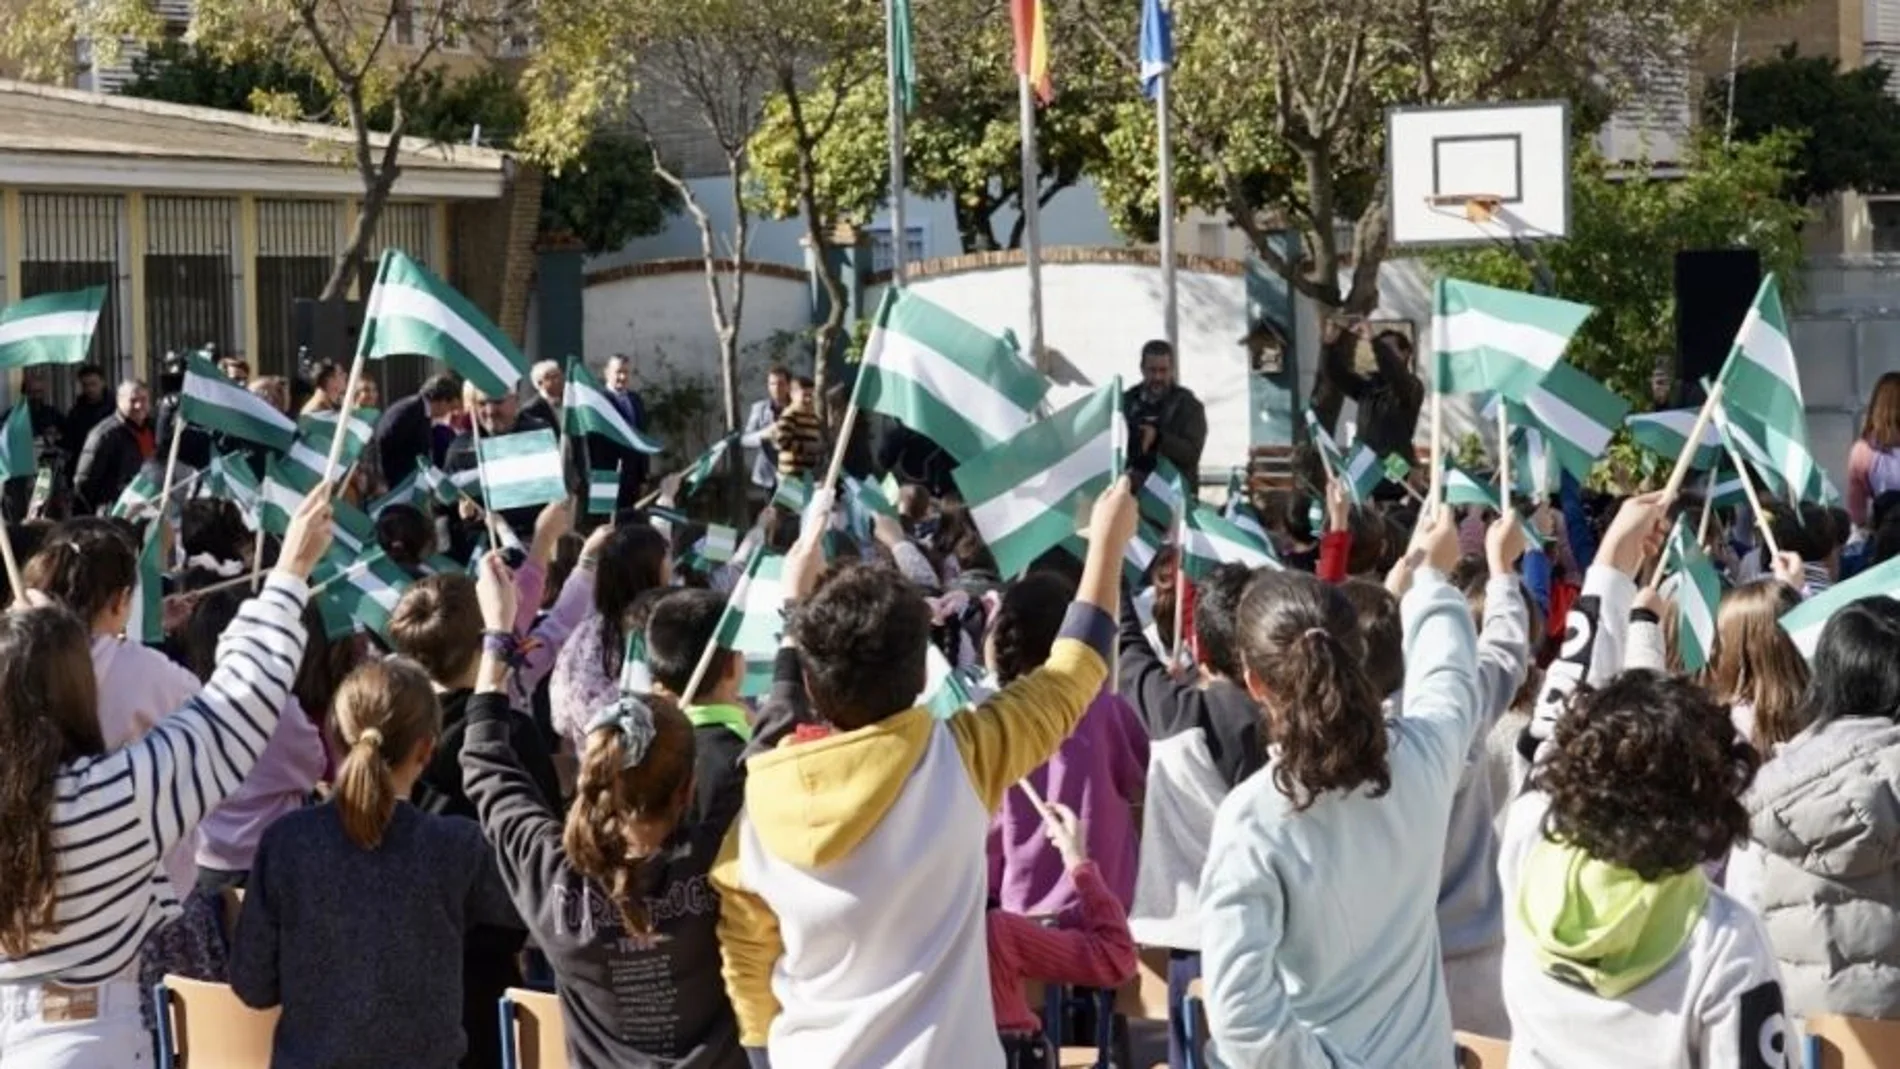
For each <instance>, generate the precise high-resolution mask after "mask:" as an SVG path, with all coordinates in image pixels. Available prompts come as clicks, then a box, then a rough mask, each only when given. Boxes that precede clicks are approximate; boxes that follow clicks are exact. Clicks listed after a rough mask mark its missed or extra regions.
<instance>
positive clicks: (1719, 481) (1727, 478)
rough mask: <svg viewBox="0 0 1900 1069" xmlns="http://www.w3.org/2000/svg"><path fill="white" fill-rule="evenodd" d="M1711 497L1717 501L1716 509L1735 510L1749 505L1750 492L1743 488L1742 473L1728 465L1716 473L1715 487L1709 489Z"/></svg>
mask: <svg viewBox="0 0 1900 1069" xmlns="http://www.w3.org/2000/svg"><path fill="white" fill-rule="evenodd" d="M1708 493H1709V496H1710V497H1711V498H1714V500H1715V505H1714V507H1715V508H1718V509H1726V508H1734V507H1735V506H1737V505H1746V504H1748V491H1747V490H1746V489H1745V488H1743V486H1742V475H1741V472H1739V471H1736V470H1735V468H1734V467H1733V466H1732V465H1730V464H1727V463H1724V464H1723V465H1722V466H1721V467H1720V468H1719V469H1717V471H1716V475H1715V485H1714V486H1711V487H1710V488H1709V491H1708Z"/></svg>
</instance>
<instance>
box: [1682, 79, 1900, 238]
mask: <svg viewBox="0 0 1900 1069" xmlns="http://www.w3.org/2000/svg"><path fill="white" fill-rule="evenodd" d="M1891 76H1892V72H1891V71H1889V70H1888V69H1887V67H1885V66H1884V65H1882V64H1880V63H1870V64H1868V65H1867V66H1865V67H1857V68H1855V69H1853V70H1846V71H1844V70H1842V69H1841V61H1840V60H1839V59H1838V58H1836V57H1833V56H1802V55H1797V54H1796V52H1795V46H1793V45H1789V46H1788V47H1787V48H1786V49H1784V50H1783V51H1782V52H1781V54H1780V55H1779V56H1777V57H1775V58H1774V59H1769V60H1760V61H1755V62H1750V63H1745V64H1743V65H1742V66H1741V67H1739V68H1738V69H1737V70H1736V71H1735V108H1734V122H1733V126H1732V127H1731V126H1730V123H1729V84H1728V79H1727V78H1726V77H1723V78H1717V79H1712V80H1711V81H1710V82H1709V86H1708V91H1707V92H1705V93H1704V94H1703V95H1702V99H1703V115H1704V122H1705V123H1706V124H1707V125H1708V126H1709V127H1710V128H1711V129H1715V130H1725V131H1729V132H1731V133H1732V134H1733V135H1734V136H1735V137H1738V138H1742V139H1744V140H1749V141H1753V140H1756V139H1758V138H1761V137H1764V136H1766V135H1768V134H1771V133H1773V132H1775V131H1778V130H1780V131H1788V132H1791V133H1792V134H1794V135H1795V137H1796V138H1797V143H1798V146H1799V150H1798V152H1797V154H1796V156H1795V160H1794V166H1793V167H1792V168H1791V172H1790V174H1789V183H1788V190H1787V192H1788V195H1789V196H1790V197H1792V198H1793V199H1794V200H1795V201H1796V202H1797V203H1799V204H1812V203H1814V202H1815V201H1816V200H1817V199H1819V198H1821V197H1825V196H1828V195H1829V194H1833V193H1839V192H1842V191H1843V190H1849V189H1852V190H1858V191H1859V192H1862V193H1891V192H1893V191H1894V190H1896V189H1900V100H1895V99H1894V98H1893V97H1891V96H1889V95H1888V93H1887V83H1888V79H1889V78H1890V77H1891Z"/></svg>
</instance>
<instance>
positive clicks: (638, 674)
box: [620, 627, 653, 694]
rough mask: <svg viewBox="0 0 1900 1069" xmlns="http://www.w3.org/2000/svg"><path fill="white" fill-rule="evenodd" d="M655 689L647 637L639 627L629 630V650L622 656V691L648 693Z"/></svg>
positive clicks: (623, 692)
mask: <svg viewBox="0 0 1900 1069" xmlns="http://www.w3.org/2000/svg"><path fill="white" fill-rule="evenodd" d="M652 689H653V667H652V666H651V665H649V664H648V663H647V637H646V635H644V634H642V633H641V632H640V629H639V628H637V627H636V628H634V629H633V630H631V631H629V632H627V652H626V653H624V654H622V655H621V658H620V693H622V694H646V693H648V692H650V691H651V690H652Z"/></svg>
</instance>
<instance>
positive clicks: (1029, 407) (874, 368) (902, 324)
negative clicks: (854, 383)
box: [858, 286, 1048, 461]
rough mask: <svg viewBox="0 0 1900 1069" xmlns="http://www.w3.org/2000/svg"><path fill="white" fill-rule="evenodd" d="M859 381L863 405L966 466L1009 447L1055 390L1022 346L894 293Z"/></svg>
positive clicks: (881, 312) (887, 298)
mask: <svg viewBox="0 0 1900 1069" xmlns="http://www.w3.org/2000/svg"><path fill="white" fill-rule="evenodd" d="M858 374H859V375H861V376H863V379H862V381H861V382H860V384H859V386H858V405H859V407H861V408H863V409H864V410H866V411H868V412H881V413H883V414H884V415H887V416H890V417H892V418H893V419H896V420H898V421H899V422H901V423H903V424H904V425H905V426H906V427H909V428H910V429H912V430H914V431H916V432H918V433H919V434H922V435H923V436H925V437H926V438H929V439H931V440H932V441H934V442H936V443H937V444H938V445H939V446H941V447H942V448H943V450H944V451H945V452H947V453H949V454H950V455H951V456H953V457H955V458H956V459H957V460H959V461H968V460H972V459H974V458H975V457H976V456H978V455H979V454H981V453H983V452H984V451H986V450H989V449H993V448H995V447H996V446H998V445H1001V444H1002V443H1004V442H1006V441H1009V440H1010V439H1011V438H1013V437H1015V436H1016V434H1017V433H1018V432H1020V431H1021V430H1022V429H1023V427H1024V426H1026V425H1027V424H1028V423H1029V421H1030V419H1031V417H1032V416H1033V415H1034V414H1035V411H1036V406H1037V405H1038V404H1040V403H1041V401H1042V397H1043V394H1044V392H1045V391H1046V390H1047V388H1048V385H1047V383H1046V382H1045V381H1044V379H1043V377H1042V376H1041V375H1040V374H1038V373H1037V372H1036V370H1035V368H1033V367H1031V366H1030V365H1029V364H1028V363H1027V362H1026V361H1024V359H1023V357H1022V354H1021V353H1019V352H1018V351H1017V349H1016V345H1015V342H1014V341H1013V340H1012V339H1010V338H1008V337H1007V336H1005V337H998V336H997V335H994V334H991V333H989V332H988V331H985V330H983V329H982V328H981V327H978V326H976V325H975V324H973V323H970V322H968V321H967V320H964V319H962V318H960V317H959V316H957V315H955V314H953V313H951V312H949V311H947V310H945V309H943V308H941V307H939V306H938V305H935V304H932V303H931V302H930V301H928V300H926V299H925V298H923V297H920V296H918V295H917V294H916V293H915V292H913V291H911V290H906V289H902V288H899V287H895V286H893V287H891V288H890V289H888V290H886V291H885V293H884V303H883V304H881V305H879V306H878V311H877V319H876V322H875V325H874V326H873V327H872V330H871V337H870V340H869V341H867V342H866V343H865V347H864V363H863V364H862V365H861V366H860V368H859V370H858Z"/></svg>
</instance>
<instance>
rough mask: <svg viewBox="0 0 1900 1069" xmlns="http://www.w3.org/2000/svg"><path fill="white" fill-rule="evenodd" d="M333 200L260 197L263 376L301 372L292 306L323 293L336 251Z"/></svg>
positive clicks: (258, 362) (259, 364) (259, 356)
mask: <svg viewBox="0 0 1900 1069" xmlns="http://www.w3.org/2000/svg"><path fill="white" fill-rule="evenodd" d="M338 210H339V207H338V205H337V204H336V202H334V201H324V200H260V201H258V202H257V334H258V340H257V348H258V351H257V353H256V354H255V359H254V360H253V364H254V365H255V367H256V369H257V373H258V374H259V375H286V376H291V375H295V374H296V373H297V334H296V319H295V316H294V313H293V306H294V304H295V302H296V301H297V300H298V299H299V298H314V297H318V296H321V295H322V293H323V284H324V283H325V282H327V281H329V278H330V271H331V268H332V267H334V266H335V262H336V253H337V212H338Z"/></svg>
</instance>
